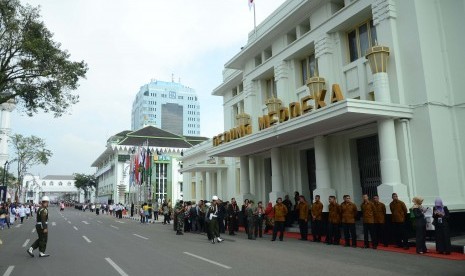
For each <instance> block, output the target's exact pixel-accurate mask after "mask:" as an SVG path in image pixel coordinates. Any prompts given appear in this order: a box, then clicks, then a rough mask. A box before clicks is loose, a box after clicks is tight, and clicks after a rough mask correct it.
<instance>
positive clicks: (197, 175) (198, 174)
mask: <svg viewBox="0 0 465 276" xmlns="http://www.w3.org/2000/svg"><path fill="white" fill-rule="evenodd" d="M201 180H202V173H201V172H195V201H199V200H200V199H202V187H201Z"/></svg>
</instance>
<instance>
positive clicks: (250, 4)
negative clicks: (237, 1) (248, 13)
mask: <svg viewBox="0 0 465 276" xmlns="http://www.w3.org/2000/svg"><path fill="white" fill-rule="evenodd" d="M247 1H248V2H249V9H250V10H251V9H252V8H255V3H254V1H253V0H247Z"/></svg>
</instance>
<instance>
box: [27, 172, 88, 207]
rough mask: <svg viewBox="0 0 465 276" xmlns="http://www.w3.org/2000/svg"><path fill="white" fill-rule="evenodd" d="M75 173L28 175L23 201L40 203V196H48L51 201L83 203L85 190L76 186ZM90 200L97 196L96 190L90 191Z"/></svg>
mask: <svg viewBox="0 0 465 276" xmlns="http://www.w3.org/2000/svg"><path fill="white" fill-rule="evenodd" d="M74 182H75V181H74V176H73V175H47V176H45V177H43V178H41V177H40V176H32V175H26V176H25V177H24V179H23V186H22V193H21V194H22V195H23V199H22V200H23V202H31V201H32V202H34V203H39V202H40V198H42V197H43V196H48V197H49V198H50V201H51V202H59V201H70V202H77V203H83V202H84V191H83V190H82V189H78V188H76V186H75V185H74ZM89 194H90V195H88V196H89V198H88V199H89V200H92V199H93V198H94V197H95V190H94V191H89Z"/></svg>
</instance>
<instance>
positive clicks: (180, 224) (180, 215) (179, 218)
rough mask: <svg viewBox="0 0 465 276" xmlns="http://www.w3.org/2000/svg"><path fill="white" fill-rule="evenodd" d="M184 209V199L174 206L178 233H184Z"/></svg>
mask: <svg viewBox="0 0 465 276" xmlns="http://www.w3.org/2000/svg"><path fill="white" fill-rule="evenodd" d="M184 211H185V208H184V201H182V200H180V201H179V202H178V203H177V204H176V206H175V208H174V212H175V214H176V235H184V234H183V232H182V230H183V228H184Z"/></svg>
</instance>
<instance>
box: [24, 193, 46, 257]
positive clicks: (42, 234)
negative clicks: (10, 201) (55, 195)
mask: <svg viewBox="0 0 465 276" xmlns="http://www.w3.org/2000/svg"><path fill="white" fill-rule="evenodd" d="M49 201H50V200H49V198H48V196H44V197H42V206H41V207H40V208H39V210H38V211H37V216H36V218H37V223H36V230H37V235H39V238H38V239H37V240H36V241H35V242H34V243H33V244H32V246H31V247H29V249H28V250H27V253H28V254H29V255H30V256H31V257H34V253H32V252H33V251H34V250H35V249H37V248H39V257H48V256H50V255H49V254H46V253H45V249H46V247H47V239H48V225H47V221H48V209H47V207H48V202H49Z"/></svg>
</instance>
